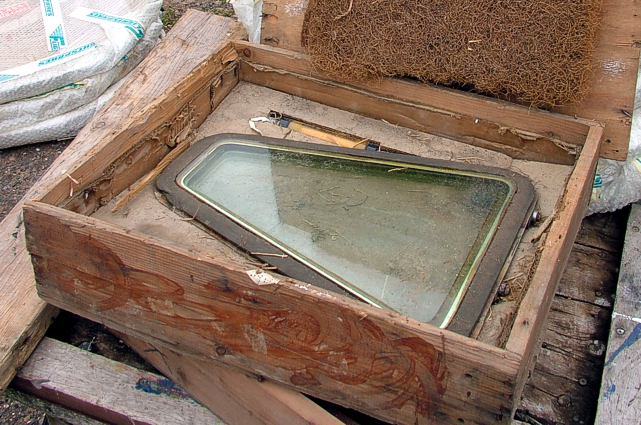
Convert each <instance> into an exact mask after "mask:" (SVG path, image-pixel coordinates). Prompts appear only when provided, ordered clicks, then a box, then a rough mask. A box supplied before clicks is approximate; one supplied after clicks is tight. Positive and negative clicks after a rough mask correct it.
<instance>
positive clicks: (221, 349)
mask: <svg viewBox="0 0 641 425" xmlns="http://www.w3.org/2000/svg"><path fill="white" fill-rule="evenodd" d="M225 353H227V349H226V348H225V347H223V346H222V345H219V346H218V347H216V354H218V355H219V356H224V355H225Z"/></svg>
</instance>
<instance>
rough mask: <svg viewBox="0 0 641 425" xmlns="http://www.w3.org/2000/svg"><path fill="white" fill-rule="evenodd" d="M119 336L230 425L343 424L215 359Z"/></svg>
mask: <svg viewBox="0 0 641 425" xmlns="http://www.w3.org/2000/svg"><path fill="white" fill-rule="evenodd" d="M116 335H117V336H118V337H119V338H121V339H122V340H123V341H125V343H126V344H127V345H128V346H129V347H131V348H133V349H134V350H135V351H136V352H138V354H140V355H141V356H142V357H144V358H145V359H146V360H147V361H149V362H150V363H152V364H153V365H154V366H156V367H158V368H159V369H160V371H161V372H162V373H163V374H164V375H165V376H168V377H169V378H171V380H172V381H174V382H176V383H177V384H179V385H180V386H181V387H182V388H184V389H185V390H186V391H187V392H189V394H191V395H192V396H193V397H194V398H195V399H196V400H198V401H199V402H200V403H202V404H203V405H204V406H207V407H208V408H209V409H210V410H211V411H212V412H215V413H216V414H217V415H218V416H219V417H220V418H221V419H223V420H224V421H225V422H226V423H229V424H243V425H254V424H256V425H259V424H264V425H270V424H275V423H280V424H287V425H303V424H315V425H340V424H342V422H341V421H339V420H338V419H336V418H335V417H334V416H332V415H331V414H330V413H328V412H327V411H326V410H325V409H323V408H321V407H320V406H319V405H317V404H316V403H314V402H313V401H312V400H310V399H309V398H307V397H305V396H304V395H302V394H301V393H299V392H296V391H292V390H290V389H288V388H285V387H283V386H281V385H276V384H274V383H272V382H268V381H264V380H263V381H261V380H260V379H258V378H259V375H256V374H253V373H247V372H244V373H243V372H241V371H240V370H238V369H237V370H232V368H230V367H228V366H225V365H223V364H221V363H220V362H217V361H213V360H209V361H207V360H203V359H199V358H196V357H192V356H188V355H184V354H179V353H177V352H175V351H173V350H170V349H168V348H166V347H163V346H161V345H158V344H150V343H148V342H145V341H143V340H140V339H137V338H133V337H131V336H129V335H126V334H124V333H120V332H116Z"/></svg>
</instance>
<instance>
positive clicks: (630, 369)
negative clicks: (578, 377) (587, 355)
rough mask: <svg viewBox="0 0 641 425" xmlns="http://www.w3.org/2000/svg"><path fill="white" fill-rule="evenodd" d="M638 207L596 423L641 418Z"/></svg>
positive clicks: (624, 424) (630, 423)
mask: <svg viewBox="0 0 641 425" xmlns="http://www.w3.org/2000/svg"><path fill="white" fill-rule="evenodd" d="M640 229H641V205H639V204H633V205H632V210H631V212H630V219H629V220H628V230H627V232H626V237H625V246H624V248H623V259H622V261H621V272H620V274H619V284H618V287H617V294H616V301H615V303H614V312H613V314H612V327H611V329H610V338H609V342H608V349H607V352H606V356H605V358H606V361H605V368H604V370H603V379H602V382H601V394H600V398H599V407H598V411H597V420H596V423H597V424H599V425H601V424H603V425H605V424H610V423H612V418H616V419H617V423H618V424H621V425H638V423H639V418H641V394H640V392H639V388H640V387H641V230H640Z"/></svg>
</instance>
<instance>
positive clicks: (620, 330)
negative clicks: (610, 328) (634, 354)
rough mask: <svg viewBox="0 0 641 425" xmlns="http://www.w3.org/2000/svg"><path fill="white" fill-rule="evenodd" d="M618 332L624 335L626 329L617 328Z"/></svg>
mask: <svg viewBox="0 0 641 425" xmlns="http://www.w3.org/2000/svg"><path fill="white" fill-rule="evenodd" d="M617 333H618V334H619V335H623V334H624V333H625V329H623V328H619V329H617Z"/></svg>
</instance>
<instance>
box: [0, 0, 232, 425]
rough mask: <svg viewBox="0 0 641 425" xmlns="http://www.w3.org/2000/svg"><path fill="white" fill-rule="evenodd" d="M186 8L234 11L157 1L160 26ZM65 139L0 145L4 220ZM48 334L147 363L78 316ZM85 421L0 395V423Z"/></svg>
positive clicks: (222, 5)
mask: <svg viewBox="0 0 641 425" xmlns="http://www.w3.org/2000/svg"><path fill="white" fill-rule="evenodd" d="M190 8H192V9H198V10H201V11H204V12H210V13H214V14H217V15H222V16H228V17H233V16H234V11H233V8H232V6H231V5H230V4H229V2H228V1H227V0H214V1H201V0H192V1H189V0H188V1H176V0H168V1H165V2H164V4H163V14H162V20H163V24H164V26H165V30H166V31H170V30H171V27H172V26H173V25H174V24H175V23H176V21H178V19H180V17H181V16H182V15H183V14H184V13H185V11H186V10H187V9H190ZM70 143H71V141H70V140H64V141H52V142H45V143H39V144H35V145H27V146H19V147H15V148H11V149H4V150H0V220H2V219H4V217H5V216H6V215H7V214H8V213H9V212H10V211H11V209H12V208H13V207H14V206H15V204H16V203H17V202H18V201H19V200H20V199H21V198H22V196H24V194H25V193H26V191H27V190H28V189H29V188H30V187H31V186H32V185H33V184H34V183H35V182H36V181H37V180H38V179H39V178H40V177H41V176H42V175H43V174H44V172H45V171H46V170H47V168H48V167H49V166H50V165H51V163H52V162H53V161H54V160H55V159H56V158H57V157H58V155H60V153H62V151H63V150H64V149H65V148H66V147H67V146H68V145H69V144H70ZM78 322H80V323H78ZM71 329H73V330H71ZM49 335H50V336H52V337H55V338H57V339H61V340H66V342H69V343H72V344H74V345H80V344H82V343H83V342H87V341H92V340H93V341H94V344H93V347H94V348H93V350H92V351H94V352H97V353H98V354H102V355H105V356H107V357H111V358H115V359H117V360H120V361H126V362H127V363H129V364H132V365H135V366H138V367H140V368H143V369H149V367H150V366H149V365H147V364H145V363H144V361H142V360H141V359H139V358H137V356H135V355H134V354H133V353H131V352H129V351H128V350H125V349H124V348H123V349H122V350H119V349H117V348H118V347H119V346H120V344H119V342H118V341H117V339H114V340H113V341H112V340H111V339H110V334H108V333H107V332H106V331H105V330H104V328H102V327H101V326H100V325H97V324H93V323H91V322H89V321H79V320H77V318H75V317H73V316H71V315H68V314H63V315H61V317H60V318H59V319H58V321H57V322H56V323H55V324H54V326H53V328H52V330H51V331H50V334H49ZM111 338H112V339H113V337H111ZM110 347H111V348H110ZM113 347H116V349H113ZM85 423H95V422H94V421H91V420H89V421H88V420H87V419H86V418H84V417H81V416H78V415H76V414H73V413H72V412H67V411H64V410H63V409H60V408H59V407H57V406H55V405H52V404H50V403H43V402H41V401H40V400H37V399H34V398H33V397H29V396H28V395H26V394H23V393H20V392H18V391H15V390H13V389H8V390H7V391H6V392H5V393H4V394H2V395H1V396H0V425H8V424H17V425H47V424H51V425H53V424H56V425H61V424H74V425H76V424H78V425H80V424H85Z"/></svg>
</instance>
